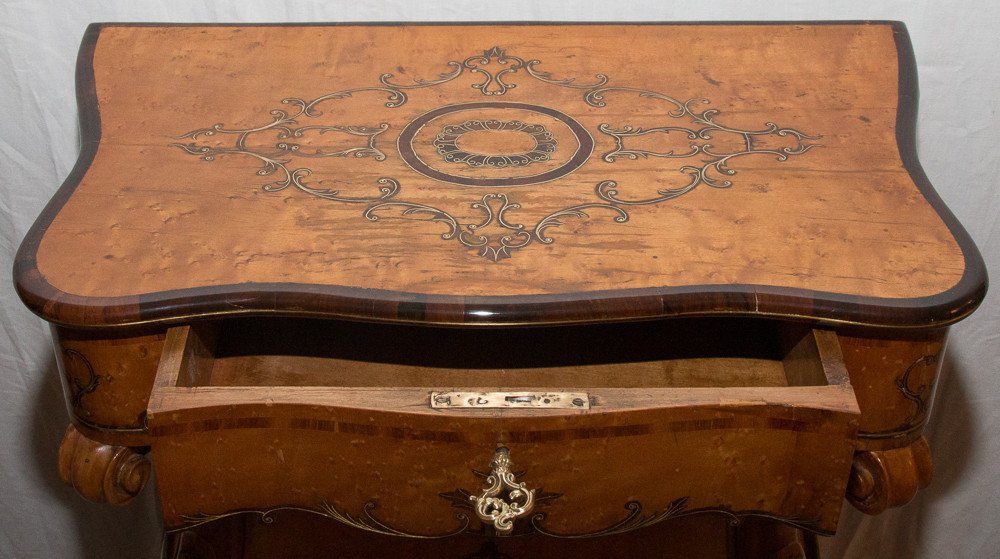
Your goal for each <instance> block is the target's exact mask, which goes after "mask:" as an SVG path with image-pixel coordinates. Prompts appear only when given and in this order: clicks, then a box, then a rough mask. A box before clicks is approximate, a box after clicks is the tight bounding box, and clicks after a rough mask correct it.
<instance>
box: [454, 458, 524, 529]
mask: <svg viewBox="0 0 1000 559" xmlns="http://www.w3.org/2000/svg"><path fill="white" fill-rule="evenodd" d="M469 500H470V501H472V502H473V504H474V508H475V510H476V516H478V517H479V519H480V520H482V521H483V522H485V523H487V524H491V525H492V526H493V528H494V529H495V530H496V533H497V535H499V536H506V535H509V534H510V533H511V532H512V531H513V530H514V521H515V520H517V519H518V518H521V517H523V516H527V515H528V514H530V513H531V511H532V509H534V508H535V490H534V489H528V488H527V486H526V485H525V484H524V483H518V482H517V480H516V479H515V478H514V472H512V471H511V463H510V449H509V448H507V447H505V446H501V447H500V448H498V449H497V451H496V454H494V455H493V460H492V461H491V462H490V475H489V476H487V477H486V487H485V488H484V489H483V491H482V493H480V494H479V496H478V497H477V496H476V495H470V496H469Z"/></svg>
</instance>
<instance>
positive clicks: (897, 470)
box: [847, 437, 934, 514]
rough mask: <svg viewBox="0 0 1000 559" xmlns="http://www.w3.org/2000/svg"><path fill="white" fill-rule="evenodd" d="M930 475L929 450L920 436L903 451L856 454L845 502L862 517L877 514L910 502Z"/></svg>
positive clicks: (893, 450)
mask: <svg viewBox="0 0 1000 559" xmlns="http://www.w3.org/2000/svg"><path fill="white" fill-rule="evenodd" d="M933 473H934V464H933V462H932V460H931V451H930V447H929V446H928V445H927V440H926V439H924V438H923V437H920V438H919V439H917V440H916V442H914V443H913V444H911V445H909V446H905V447H903V448H896V449H892V450H875V451H869V452H858V453H856V454H855V455H854V463H853V464H852V465H851V478H850V480H849V481H848V484H847V499H848V500H849V501H850V502H851V504H852V505H854V507H855V508H857V509H858V510H860V511H861V512H863V513H865V514H879V513H881V512H882V511H884V510H885V509H887V508H891V507H898V506H901V505H905V504H906V503H908V502H910V499H912V498H913V496H914V495H915V494H916V493H917V490H918V489H923V488H925V487H927V486H928V485H930V483H931V477H932V476H933Z"/></svg>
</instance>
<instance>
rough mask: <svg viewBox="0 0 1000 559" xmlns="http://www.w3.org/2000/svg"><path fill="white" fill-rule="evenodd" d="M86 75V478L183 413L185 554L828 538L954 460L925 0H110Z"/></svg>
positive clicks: (69, 378)
mask: <svg viewBox="0 0 1000 559" xmlns="http://www.w3.org/2000/svg"><path fill="white" fill-rule="evenodd" d="M77 77H78V96H79V108H80V114H81V123H82V134H83V141H82V150H81V156H80V160H79V163H78V165H77V167H76V168H75V169H74V170H73V172H72V174H71V175H70V177H69V178H68V179H67V180H66V183H65V184H64V185H63V187H62V188H61V189H60V191H59V192H58V194H57V195H56V196H55V198H54V199H53V201H52V202H51V203H50V204H49V206H48V207H47V208H46V209H45V211H44V213H43V214H42V216H41V217H40V218H39V220H38V221H37V222H36V224H35V226H34V228H33V229H32V230H31V231H30V233H29V234H28V237H27V238H26V239H25V242H24V244H23V245H22V247H21V250H20V252H19V253H18V256H17V260H16V262H15V270H14V274H15V282H16V286H17V289H18V292H19V293H20V295H21V297H22V299H23V300H24V302H25V303H26V304H27V305H28V306H29V307H30V308H31V309H33V310H34V311H35V312H37V313H38V314H39V315H41V316H42V317H43V318H44V319H45V320H47V321H49V322H51V323H52V324H53V325H54V327H53V332H54V336H55V338H56V342H57V352H58V353H59V362H60V367H61V370H62V372H63V377H64V386H65V388H66V400H67V404H68V408H69V411H70V414H71V418H72V421H73V426H72V427H71V428H70V431H68V432H67V436H66V439H65V441H64V443H63V448H62V451H61V454H60V472H61V473H62V475H63V478H64V479H65V480H66V481H67V482H68V483H71V484H73V485H74V486H75V487H77V488H78V489H79V490H80V491H81V493H83V494H84V495H85V496H87V497H88V498H90V499H92V500H104V501H108V502H115V503H121V502H125V501H127V500H128V499H129V498H131V496H132V495H135V494H136V492H138V491H139V490H140V489H141V487H142V485H143V484H144V483H145V479H146V478H147V477H148V473H149V461H147V459H146V457H145V456H143V455H144V454H145V453H146V451H147V449H151V450H152V452H151V456H152V464H153V467H155V468H156V471H157V476H156V477H157V485H158V491H159V493H160V498H161V503H162V510H163V520H164V524H165V526H166V528H167V529H168V530H171V531H173V533H175V534H177V535H176V537H174V538H173V539H172V540H171V544H170V545H171V546H172V548H171V549H172V551H171V552H172V553H175V554H176V556H178V557H180V556H182V555H183V554H184V553H188V554H193V555H197V554H198V553H201V552H199V551H198V549H201V548H205V546H207V548H211V547H212V546H213V545H215V546H217V547H216V551H212V552H211V553H215V554H216V555H217V556H220V557H221V556H229V555H227V553H244V552H242V551H241V552H237V551H232V550H233V549H235V548H234V547H233V545H236V544H235V543H233V542H235V541H237V540H238V541H239V542H242V543H240V544H239V546H243V547H239V549H244V550H245V553H244V554H243V555H232V556H234V557H235V556H241V557H244V556H245V557H251V556H253V557H258V556H260V557H266V556H271V555H269V554H270V553H271V552H268V551H266V550H268V549H272V550H281V549H283V548H284V549H287V547H285V545H284V544H281V543H280V542H281V541H283V540H282V538H283V537H284V538H288V537H289V536H287V533H286V535H285V536H282V535H280V534H275V533H272V532H268V531H267V530H263V528H262V527H261V529H257V528H255V527H254V526H256V525H255V524H253V523H257V524H260V523H261V522H263V523H265V524H268V526H269V529H270V527H271V523H272V522H273V523H274V524H273V527H280V522H281V520H280V519H281V518H298V519H300V520H295V521H293V522H292V524H295V525H300V526H301V525H306V524H309V525H312V524H315V523H318V524H319V525H324V526H328V529H329V530H330V533H331V534H333V533H338V534H339V533H350V534H356V535H365V534H371V533H373V532H374V533H377V534H380V535H379V536H371V537H372V538H375V539H371V540H364V538H360V536H359V538H360V539H358V540H357V542H363V543H356V546H358V547H356V549H368V550H369V552H370V550H372V549H381V548H380V547H378V546H383V545H389V546H390V547H391V546H392V544H386V543H385V542H386V541H392V540H382V539H378V538H382V537H389V536H391V537H393V538H400V537H403V536H410V537H421V538H424V537H435V538H437V537H449V536H454V537H455V538H458V539H454V540H452V541H455V542H460V545H459V546H458V547H454V548H448V546H447V545H444V546H438V547H426V548H423V549H422V551H419V553H423V554H427V553H433V554H435V555H441V556H460V555H455V554H461V553H464V554H465V555H468V554H469V553H476V550H477V549H480V550H482V549H487V548H489V549H487V551H489V550H492V551H490V552H492V553H494V554H497V553H520V552H523V553H541V552H542V550H544V552H545V553H546V554H552V553H558V552H559V551H558V550H560V549H561V550H562V551H561V552H564V553H566V554H571V555H575V556H578V554H579V553H580V552H582V551H581V550H590V551H592V552H594V553H597V551H594V550H596V549H597V547H587V546H584V547H579V548H578V547H574V546H576V545H577V544H569V543H566V544H564V545H562V547H560V544H559V543H557V542H560V541H562V540H564V539H566V538H569V539H576V538H581V537H600V536H603V537H606V538H621V537H626V536H625V534H627V533H631V531H633V530H637V529H640V528H643V529H644V531H642V532H641V533H639V535H636V536H635V538H637V539H635V540H634V541H636V542H638V541H640V540H641V541H646V540H642V538H646V539H647V540H648V539H649V538H653V539H654V540H655V539H656V538H655V537H653V536H651V534H654V533H657V532H650V531H649V530H666V531H665V532H663V533H664V534H667V533H678V531H680V532H684V533H687V534H689V535H690V534H710V533H716V534H722V535H720V536H718V538H715V540H714V541H715V542H716V543H718V544H719V546H721V547H719V548H718V549H715V548H711V546H705V545H702V549H701V552H702V553H705V554H707V555H706V556H712V555H713V554H715V555H718V554H729V555H734V554H739V553H740V552H741V550H742V552H743V553H745V554H749V555H752V556H758V555H759V556H764V555H768V554H771V556H782V557H791V556H812V555H814V552H815V550H814V547H815V546H814V543H812V540H811V539H809V538H807V537H804V536H803V535H802V534H803V533H811V534H815V533H818V534H829V533H832V532H833V531H834V530H835V529H836V525H837V518H838V516H839V513H840V508H841V503H842V501H843V498H844V497H845V496H846V497H847V498H848V499H849V500H850V501H851V502H852V503H854V504H855V505H856V506H858V507H859V508H860V509H862V510H864V511H866V512H870V513H877V512H880V511H881V510H884V509H885V508H887V507H891V506H898V505H900V504H903V503H905V502H906V501H908V500H909V499H910V498H912V496H913V494H914V492H915V491H916V490H917V489H918V488H919V487H922V486H925V485H926V484H927V483H929V481H930V477H931V471H932V466H931V461H930V453H929V449H928V448H927V445H926V442H925V441H924V439H923V438H922V436H921V429H922V427H923V425H924V423H925V421H926V419H927V416H928V413H929V411H930V407H931V404H932V401H933V392H934V384H935V381H936V379H937V376H938V373H939V369H940V366H941V363H942V357H943V353H942V352H943V350H944V346H945V340H946V336H947V329H948V326H949V325H950V324H953V323H955V322H956V321H958V320H961V319H962V318H964V317H965V316H967V315H968V314H969V313H971V312H972V311H973V310H974V309H975V308H976V306H977V305H978V304H979V303H980V301H981V300H982V298H983V296H984V295H985V291H986V274H985V271H984V266H983V263H982V260H981V257H980V256H979V253H978V251H977V250H976V247H975V246H974V245H973V243H972V242H971V240H970V239H969V236H968V235H967V233H966V232H965V231H964V230H963V229H962V227H961V225H960V224H959V223H958V222H957V221H956V220H955V218H954V217H953V216H952V214H951V213H950V212H949V211H948V209H947V208H946V207H945V206H944V204H943V203H942V201H941V200H940V198H939V197H938V196H937V194H936V193H935V192H934V190H933V188H932V187H931V185H930V184H929V182H928V180H927V177H926V176H925V175H924V173H923V171H922V170H921V169H920V165H919V162H918V160H917V157H916V153H915V137H914V122H915V115H916V78H915V74H914V61H913V56H912V50H911V48H910V44H909V39H908V37H907V35H906V31H905V29H904V28H903V26H902V25H901V24H897V23H891V22H890V23H885V22H857V23H840V22H838V23H782V24H712V25H696V24H686V25H685V24H677V25H659V24H656V25H653V24H648V25H647V24H626V25H539V24H518V25H291V26H226V25H223V26H199V25H194V26H185V25H180V26H174V25H94V26H92V27H91V28H90V29H88V31H87V34H86V36H85V38H84V42H83V46H82V48H81V52H80V59H79V66H78V76H77ZM491 485H493V486H495V487H492V488H491V487H490V486H491ZM303 515H304V516H303ZM301 518H305V519H307V520H304V521H303V520H301ZM654 525H658V526H659V527H654ZM334 526H337V527H336V528H334ZM345 526H346V527H345ZM684 526H692V528H690V530H689V529H686V528H683V527H684ZM727 526H728V528H727ZM736 526H739V529H736V528H735V527H736ZM356 529H360V530H356ZM295 530H296V529H293V530H292V531H293V532H294V533H296V534H302V533H306V532H309V533H312V532H314V530H312V529H310V530H305V529H301V530H299V531H298V532H296V531H295ZM345 530H346V532H345ZM671 530H673V531H674V532H670V531H671ZM719 530H721V531H719ZM282 533H285V532H282ZM223 534H226V535H223ZM267 534H270V535H267ZM506 535H526V536H527V537H528V538H529V539H526V540H516V541H523V542H528V543H524V544H523V545H522V544H517V545H515V544H508V543H504V542H507V541H508V540H490V541H486V540H482V537H483V536H488V537H502V536H506ZM338 537H339V536H338ZM470 537H471V538H472V539H469V538H470ZM212 538H215V540H216V543H215V544H211V543H208V540H210V539H212ZM476 538H479V539H476ZM712 538H713V536H705V537H704V538H701V537H691V538H687V540H688V543H693V544H694V545H698V544H699V541H698V540H702V541H704V540H705V539H712ZM292 539H293V540H294V541H298V540H299V536H295V537H294V538H292ZM230 540H232V541H230ZM288 541H291V540H288ZM399 541H402V540H399ZM598 541H605V540H598ZM607 541H612V540H607ZM678 541H679V540H678ZM227 542H228V543H227ZM477 542H478V543H477ZM531 542H534V543H531ZM719 542H722V543H719ZM229 544H232V545H229ZM352 545H355V544H352ZM399 545H400V546H403V547H405V548H406V549H410V547H406V546H410V545H411V544H409V543H408V544H405V545H404V544H399ZM413 545H417V544H413ZM428 545H430V544H428ZM595 545H597V544H595ZM616 545H617V544H616ZM622 545H624V544H622ZM637 545H638V544H637ZM678 545H680V543H678ZM482 546H486V547H482ZM490 546H492V547H490ZM512 546H513V547H512ZM519 546H520V547H519ZM532 546H535V547H532ZM466 547H467V548H468V549H466V550H465V551H461V549H465V548H466ZM224 548H225V549H228V551H223V549H224ZM617 548H618V549H621V548H622V547H621V546H620V545H619V546H618V547H617ZM312 549H313V551H316V550H318V549H320V548H312ZM342 549H348V548H347V547H344V548H342ZM350 549H355V547H350ZM400 549H402V547H401V548H400ZM416 549H417V548H416V547H414V548H413V550H412V551H413V553H418V551H416ZM442 549H451V551H450V552H444V551H441V550H442ZM254 550H256V551H254ZM518 550H521V551H518ZM529 550H533V551H529ZM487 551H480V553H487ZM675 551H676V550H675ZM317 552H318V551H317ZM205 553H208V552H205ZM253 553H258V554H257V555H255V554H253ZM276 553H277V552H276ZM358 553H361V552H360V551H359V552H358ZM448 553H451V554H452V555H448ZM684 553H686V556H694V554H693V552H692V553H688V552H684ZM633 556H636V555H633ZM658 556H662V555H658ZM699 556H700V555H699Z"/></svg>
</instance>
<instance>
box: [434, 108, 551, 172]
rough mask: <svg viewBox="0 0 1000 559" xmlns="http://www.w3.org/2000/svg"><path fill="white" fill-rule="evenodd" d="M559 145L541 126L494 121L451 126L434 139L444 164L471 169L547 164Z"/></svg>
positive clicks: (513, 121) (478, 121)
mask: <svg viewBox="0 0 1000 559" xmlns="http://www.w3.org/2000/svg"><path fill="white" fill-rule="evenodd" d="M556 143H557V142H556V140H555V139H554V138H553V137H552V133H551V132H549V131H548V130H546V129H545V127H544V126H542V125H541V124H526V123H524V122H521V121H520V120H494V119H490V120H467V121H465V122H463V123H462V124H449V125H447V126H445V127H444V128H443V129H442V130H441V133H440V134H438V135H437V138H435V139H434V147H436V148H437V152H438V153H440V154H441V156H442V157H443V158H444V160H445V161H448V162H450V163H464V164H466V165H468V166H469V167H482V166H484V165H485V166H487V167H509V166H514V167H524V166H526V165H531V164H532V163H536V162H538V161H548V160H549V159H550V157H549V154H551V153H552V152H554V151H555V150H556Z"/></svg>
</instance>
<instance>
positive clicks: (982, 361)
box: [0, 0, 1000, 559]
mask: <svg viewBox="0 0 1000 559" xmlns="http://www.w3.org/2000/svg"><path fill="white" fill-rule="evenodd" d="M494 19H496V20H567V19H568V20H604V21H615V20H618V21H629V20H646V21H694V20H719V19H723V20H766V19H781V20H788V19H805V20H813V19H898V20H902V21H904V22H906V24H907V26H908V27H909V30H910V34H911V36H912V38H913V44H914V48H915V50H916V57H917V62H918V65H919V79H920V90H921V98H920V112H919V125H918V134H919V141H918V146H919V152H920V157H921V161H922V162H923V165H924V167H925V169H926V171H927V174H928V175H929V176H930V178H931V181H932V182H933V183H934V184H935V186H936V187H937V190H938V192H940V193H941V195H942V197H943V198H944V199H945V201H946V202H947V203H948V204H949V206H950V207H951V208H952V210H953V211H954V212H955V213H956V214H957V215H958V218H959V220H960V221H961V222H962V223H964V224H965V226H966V227H967V228H968V229H969V231H970V233H971V234H972V236H973V238H974V239H975V240H976V242H977V244H978V245H979V247H980V250H981V251H982V252H983V255H984V257H985V259H986V261H987V265H988V266H989V271H990V273H991V275H992V276H993V277H994V278H997V277H1000V266H998V265H997V263H998V262H1000V242H998V241H1000V227H998V223H997V215H998V213H1000V194H998V190H997V188H996V177H997V172H998V170H1000V165H998V162H1000V157H998V154H1000V149H997V148H998V146H1000V130H998V127H997V114H996V113H997V109H998V105H1000V102H998V96H997V92H998V91H1000V72H998V71H997V70H996V66H995V64H996V58H997V56H998V54H1000V51H998V50H997V47H996V41H995V39H996V35H997V34H998V30H1000V4H997V3H994V2H992V1H990V0H966V1H964V2H958V1H945V0H941V1H937V2H927V1H903V0H896V1H883V2H872V1H871V0H852V1H846V0H845V1H837V2H834V1H831V2H812V1H780V0H771V1H769V2H766V1H756V0H742V1H740V0H729V1H719V2H684V3H680V2H676V3H674V2H657V1H652V0H647V1H642V2H640V1H635V2H628V1H622V0H603V1H586V2H583V1H581V2H548V3H542V2H538V1H534V0H506V1H505V2H484V1H482V0H477V1H465V0H451V1H450V2H448V5H445V3H444V2H441V3H433V4H432V3H417V2H407V1H405V0H393V1H384V2H373V1H371V2H364V1H359V0H356V1H354V2H340V1H329V0H328V1H317V2H292V1H287V2H278V1H275V0H270V1H269V0H240V1H229V0H227V1H217V2H208V1H204V2H195V1H179V0H159V1H137V0H104V1H101V2H97V1H94V2H88V1H84V0H77V1H73V2H59V1H58V0H47V1H39V0H20V1H18V0H0V104H2V112H0V115H2V121H0V122H2V124H0V134H2V135H0V215H2V218H0V519H2V520H0V558H17V559H20V558H35V557H37V558H67V559H75V558H83V557H91V558H102V559H103V558H132V557H135V558H142V557H156V556H157V553H158V547H159V536H158V534H157V531H156V528H155V526H156V524H157V522H158V513H157V505H156V503H155V499H154V497H153V492H152V491H150V490H149V489H147V490H146V492H145V493H144V494H143V496H142V497H141V498H140V499H138V502H137V503H135V504H133V505H131V506H129V507H127V508H123V509H115V508H112V507H110V506H101V505H92V504H89V503H86V502H84V501H83V500H82V499H81V498H79V497H77V496H76V495H75V494H74V493H73V492H72V491H71V490H70V489H68V488H66V487H64V486H63V485H62V484H61V483H60V482H59V480H58V476H57V474H56V467H55V465H56V449H57V447H58V444H59V440H60V437H61V435H62V432H63V429H64V428H65V425H66V423H67V415H66V412H65V411H64V409H63V405H62V395H61V389H60V387H59V381H58V378H57V374H56V368H55V363H54V359H53V357H52V356H51V349H50V345H49V334H48V331H47V328H46V327H45V325H44V323H43V322H42V321H41V320H40V319H38V318H37V317H35V316H34V315H32V314H31V313H29V312H28V311H27V310H25V308H24V307H23V306H22V305H21V304H20V302H19V301H18V299H17V297H16V296H15V294H14V292H13V289H12V280H11V276H10V274H11V262H12V261H13V256H14V253H15V251H16V250H17V246H18V244H19V243H20V240H21V239H22V237H23V236H24V234H25V233H26V232H27V230H28V227H29V226H30V224H31V223H32V221H33V220H34V219H35V217H36V216H37V215H38V213H39V212H40V211H41V209H42V206H43V205H44V204H45V202H46V201H47V200H48V199H49V197H50V196H51V195H52V194H53V193H54V192H55V190H56V188H57V187H58V186H59V184H60V183H61V181H62V180H63V179H64V178H65V177H66V175H67V174H68V173H69V170H70V168H71V167H72V165H73V163H74V161H75V160H76V155H77V152H78V149H79V140H78V127H77V112H76V101H75V94H74V91H75V90H74V82H73V75H74V62H75V57H76V51H77V48H78V46H79V42H80V39H81V36H82V34H83V31H84V28H85V27H86V25H87V24H88V23H90V22H93V21H186V22H213V21H224V22H243V21H246V22H280V21H338V20H340V21H367V20H442V21H443V20H464V21H469V20H494ZM663 63H665V64H669V59H668V58H665V59H664V60H663ZM998 313H1000V311H998V305H997V303H996V297H988V298H987V300H986V303H985V304H984V305H983V307H981V308H980V310H979V311H978V312H977V313H976V314H975V315H974V316H973V317H972V318H970V319H969V320H967V321H965V322H963V323H961V324H959V325H958V326H957V327H955V328H954V329H953V332H952V342H951V343H950V345H949V348H948V357H947V359H946V362H945V369H946V370H945V376H944V380H943V382H942V383H941V385H940V387H939V390H938V405H937V406H936V409H935V410H934V415H933V417H932V419H931V423H930V424H929V426H928V429H927V433H928V435H929V437H930V440H931V445H932V448H933V450H934V452H935V457H936V465H937V472H936V474H935V476H936V479H935V482H934V484H933V485H932V486H931V488H930V489H928V490H926V491H923V492H921V493H920V494H919V495H918V497H917V498H916V499H915V500H914V501H913V502H912V503H910V504H909V505H908V506H906V507H905V508H902V509H898V510H895V511H891V512H888V513H886V514H883V515H882V516H879V517H876V518H871V517H864V516H862V515H861V514H859V513H857V512H855V511H853V510H852V509H851V508H850V506H845V513H844V515H843V518H842V521H841V529H840V532H839V534H838V536H836V537H835V538H833V539H831V540H827V541H825V542H824V544H823V545H824V548H825V551H826V556H828V557H841V556H845V557H921V558H932V557H933V558H937V557H997V556H998V554H1000V528H998V526H997V520H996V519H997V518H1000V439H998V438H997V436H996V433H997V432H998V431H1000V412H998V403H1000V384H998V383H997V382H995V381H994V378H995V375H996V373H997V369H998V364H1000V363H998V361H1000V360H998V344H997V341H998V337H1000V336H998V330H997V326H996V325H997V321H998V319H1000V316H998Z"/></svg>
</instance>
